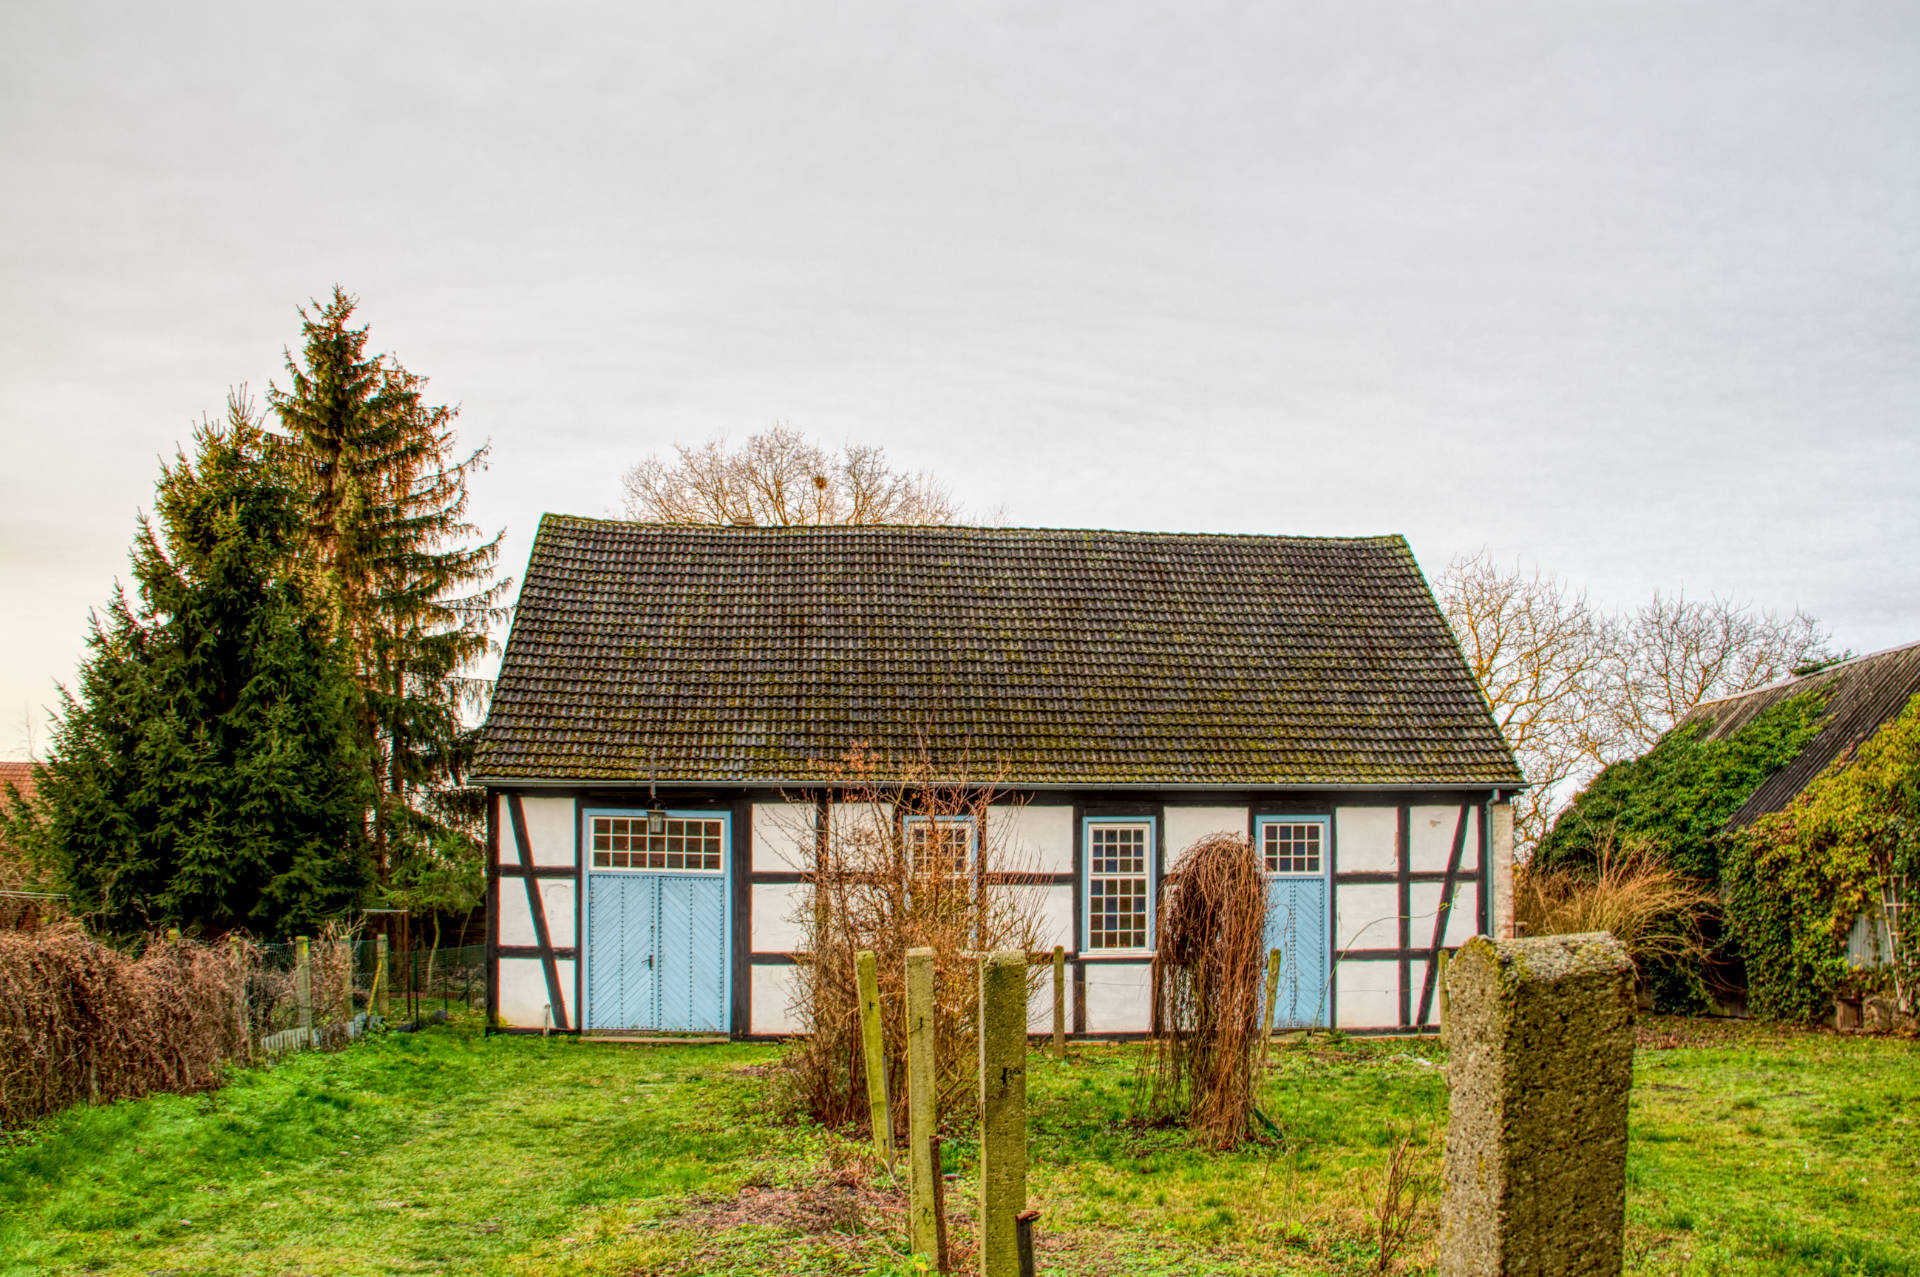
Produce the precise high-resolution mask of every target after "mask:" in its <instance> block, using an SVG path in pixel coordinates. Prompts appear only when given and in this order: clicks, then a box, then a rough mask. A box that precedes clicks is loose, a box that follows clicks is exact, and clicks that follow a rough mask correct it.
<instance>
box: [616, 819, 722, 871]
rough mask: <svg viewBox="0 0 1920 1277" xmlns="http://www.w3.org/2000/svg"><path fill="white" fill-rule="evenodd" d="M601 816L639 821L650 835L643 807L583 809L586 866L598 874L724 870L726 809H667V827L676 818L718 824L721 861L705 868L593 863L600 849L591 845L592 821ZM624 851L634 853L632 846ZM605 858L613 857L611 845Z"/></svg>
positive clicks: (671, 824) (642, 831)
mask: <svg viewBox="0 0 1920 1277" xmlns="http://www.w3.org/2000/svg"><path fill="white" fill-rule="evenodd" d="M601 820H630V821H633V822H634V823H635V824H638V825H639V826H640V828H641V834H642V836H643V837H648V838H651V835H648V834H647V833H646V824H647V813H646V812H645V811H641V810H624V809H623V810H619V811H606V810H595V811H589V812H587V813H586V829H585V831H584V832H585V838H586V847H585V856H586V862H587V863H586V868H587V869H588V871H589V872H592V873H597V874H620V873H646V874H699V875H701V876H703V877H713V878H718V877H721V876H723V875H724V874H725V873H726V871H727V848H728V841H729V840H728V836H727V834H728V829H729V824H728V821H727V813H725V812H716V811H670V812H668V813H667V826H668V828H669V829H671V828H672V826H673V822H675V821H683V822H684V821H702V822H710V823H714V824H718V825H719V826H720V863H719V864H718V865H716V866H715V867H713V868H712V869H707V868H704V867H702V868H699V869H688V868H685V867H682V868H679V869H669V868H664V867H655V866H652V865H634V864H625V865H613V864H607V865H600V864H595V863H594V857H595V856H596V855H598V854H599V849H597V848H596V847H595V846H594V845H593V844H594V839H595V837H597V834H596V831H595V829H594V824H595V822H597V821H601ZM627 836H628V837H629V838H631V837H632V836H633V835H632V832H631V831H629V832H628V834H627ZM660 836H661V837H662V838H665V837H667V835H666V834H664V833H663V834H661V835H660ZM624 854H626V855H628V856H632V855H634V854H636V853H635V852H633V851H632V850H631V849H629V850H628V851H627V852H626V853H624ZM637 854H640V855H651V854H652V850H651V848H647V849H645V850H643V851H641V852H639V853H637ZM705 854H706V853H705V852H704V851H702V852H701V855H703V856H704V855H705ZM608 859H612V852H611V849H609V852H608Z"/></svg>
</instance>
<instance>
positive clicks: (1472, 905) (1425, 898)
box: [1411, 881, 1480, 949]
mask: <svg viewBox="0 0 1920 1277" xmlns="http://www.w3.org/2000/svg"><path fill="white" fill-rule="evenodd" d="M1411 894H1412V900H1413V944H1414V947H1415V948H1424V947H1426V946H1427V945H1429V944H1431V943H1432V942H1433V924H1434V915H1435V914H1436V913H1438V912H1439V911H1440V884H1439V883H1437V882H1416V883H1414V884H1413V891H1412V893H1411ZM1479 930H1480V884H1479V883H1477V882H1473V881H1462V882H1457V883H1455V884H1454V888H1453V911H1452V912H1451V913H1450V914H1449V915H1448V916H1447V934H1446V935H1445V936H1443V937H1442V938H1441V941H1440V944H1441V947H1442V948H1446V949H1457V948H1459V947H1460V946H1461V945H1463V944H1465V943H1466V942H1467V941H1469V940H1471V939H1473V937H1474V936H1475V934H1477V933H1478V932H1479Z"/></svg>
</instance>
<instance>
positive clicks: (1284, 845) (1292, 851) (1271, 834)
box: [1260, 820, 1326, 874]
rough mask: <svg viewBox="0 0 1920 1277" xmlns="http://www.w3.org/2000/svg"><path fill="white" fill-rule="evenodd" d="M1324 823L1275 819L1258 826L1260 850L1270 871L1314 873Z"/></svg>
mask: <svg viewBox="0 0 1920 1277" xmlns="http://www.w3.org/2000/svg"><path fill="white" fill-rule="evenodd" d="M1325 835H1326V826H1325V825H1324V824H1323V823H1321V822H1320V821H1317V820H1274V821H1266V822H1263V823H1262V824H1261V826H1260V851H1261V854H1262V856H1263V857H1264V858H1265V861H1266V868H1267V872H1268V873H1270V874H1317V873H1319V872H1320V856H1321V850H1322V849H1321V842H1322V840H1323V839H1324V837H1325Z"/></svg>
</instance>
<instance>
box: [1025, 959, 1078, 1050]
mask: <svg viewBox="0 0 1920 1277" xmlns="http://www.w3.org/2000/svg"><path fill="white" fill-rule="evenodd" d="M1035 965H1036V967H1037V969H1038V970H1039V972H1040V979H1039V981H1038V982H1037V983H1035V984H1033V985H1032V986H1031V987H1030V988H1029V990H1028V993H1027V1032H1029V1033H1045V1034H1048V1035H1049V1036H1051V1035H1052V1033H1053V959H1051V958H1049V959H1047V960H1046V961H1045V962H1041V963H1037V964H1035ZM1063 974H1064V975H1065V981H1064V983H1065V984H1066V986H1067V1000H1066V1003H1065V1006H1066V1011H1067V1032H1068V1033H1069V1034H1071V1033H1072V1032H1073V964H1072V963H1071V962H1069V963H1067V964H1066V969H1065V971H1064V972H1063Z"/></svg>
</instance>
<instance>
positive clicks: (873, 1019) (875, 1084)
mask: <svg viewBox="0 0 1920 1277" xmlns="http://www.w3.org/2000/svg"><path fill="white" fill-rule="evenodd" d="M853 970H854V974H855V976H856V977H857V978H858V980H859V984H860V1042H861V1046H862V1048H863V1049H864V1050H865V1053H866V1056H865V1059H866V1065H867V1111H868V1113H869V1114H870V1116H871V1117H872V1120H873V1152H874V1156H876V1157H878V1158H879V1159H880V1160H881V1161H882V1162H884V1163H885V1164H886V1165H887V1167H888V1169H892V1167H893V1116H892V1114H891V1113H889V1112H888V1110H887V1048H886V1042H885V1040H884V1039H883V1038H882V1037H881V1035H880V969H879V959H878V958H876V957H875V956H874V953H873V950H871V949H862V950H861V951H860V952H859V953H857V954H855V955H854V957H853Z"/></svg>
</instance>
